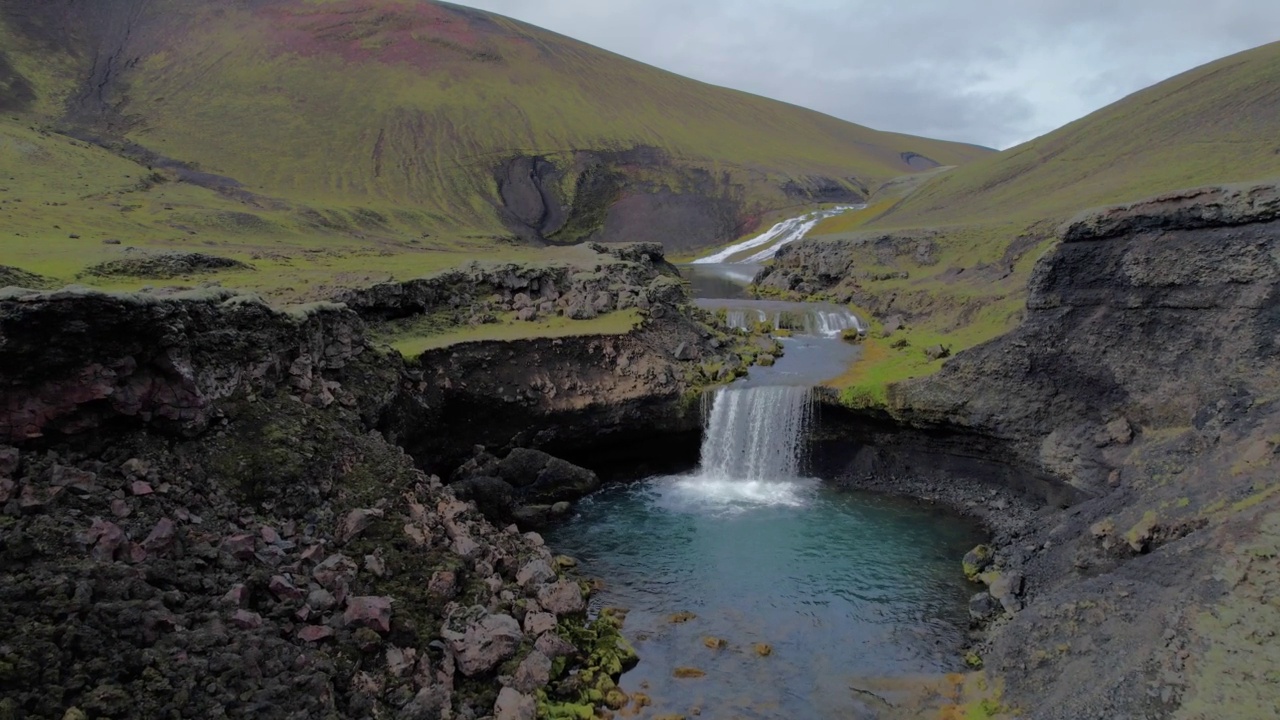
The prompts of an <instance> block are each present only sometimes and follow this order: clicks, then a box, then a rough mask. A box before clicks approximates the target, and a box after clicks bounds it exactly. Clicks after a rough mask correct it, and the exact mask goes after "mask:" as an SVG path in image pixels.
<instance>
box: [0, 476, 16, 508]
mask: <svg viewBox="0 0 1280 720" xmlns="http://www.w3.org/2000/svg"><path fill="white" fill-rule="evenodd" d="M16 487H17V484H16V483H14V482H13V481H12V480H10V479H9V478H0V505H3V504H5V503H7V502H9V498H11V497H13V491H14V489H15V488H16Z"/></svg>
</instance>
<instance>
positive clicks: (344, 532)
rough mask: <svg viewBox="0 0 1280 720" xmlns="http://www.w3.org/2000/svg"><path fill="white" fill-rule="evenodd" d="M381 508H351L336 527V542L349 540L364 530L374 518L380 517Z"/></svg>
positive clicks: (381, 513)
mask: <svg viewBox="0 0 1280 720" xmlns="http://www.w3.org/2000/svg"><path fill="white" fill-rule="evenodd" d="M382 515H383V512H382V511H381V510H366V509H361V510H352V511H351V512H349V513H347V515H346V517H344V518H342V524H341V525H340V526H339V527H338V542H343V543H346V542H350V541H351V540H353V539H355V537H356V536H357V535H359V534H360V533H362V532H364V531H365V530H366V529H367V528H368V527H369V524H370V523H372V522H373V521H374V520H375V519H376V518H380V517H382Z"/></svg>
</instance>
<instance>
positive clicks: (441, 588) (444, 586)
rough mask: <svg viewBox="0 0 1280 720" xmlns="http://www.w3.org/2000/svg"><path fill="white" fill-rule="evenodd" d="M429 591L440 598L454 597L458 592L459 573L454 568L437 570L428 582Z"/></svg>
mask: <svg viewBox="0 0 1280 720" xmlns="http://www.w3.org/2000/svg"><path fill="white" fill-rule="evenodd" d="M427 592H429V593H431V594H432V595H433V596H435V597H438V598H444V599H449V598H452V597H453V596H454V594H456V593H457V592H458V576H457V574H456V573H454V572H453V571H452V570H437V571H436V572H435V573H434V574H433V575H432V576H431V581H430V582H428V583H427Z"/></svg>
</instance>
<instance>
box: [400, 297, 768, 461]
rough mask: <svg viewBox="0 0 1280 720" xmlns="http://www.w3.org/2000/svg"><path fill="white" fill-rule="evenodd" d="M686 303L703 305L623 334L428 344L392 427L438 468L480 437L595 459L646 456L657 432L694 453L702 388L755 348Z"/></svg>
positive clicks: (500, 446)
mask: <svg viewBox="0 0 1280 720" xmlns="http://www.w3.org/2000/svg"><path fill="white" fill-rule="evenodd" d="M673 290H675V291H676V292H679V286H678V285H676V286H674V287H673ZM685 312H689V313H692V312H695V311H693V310H691V309H688V308H686V309H685V310H684V311H682V312H681V313H676V312H674V311H673V312H671V313H670V314H668V315H664V317H663V319H662V320H661V321H648V322H645V323H642V324H641V326H640V327H639V328H637V329H636V330H634V331H632V332H630V333H627V334H625V335H600V336H589V337H578V338H540V339H531V340H517V341H509V342H498V341H492V342H471V343H465V344H460V345H455V346H451V347H446V348H441V349H438V350H430V351H428V352H426V353H424V354H422V355H421V356H420V357H418V358H416V359H414V360H413V361H411V362H410V363H409V367H408V369H407V372H406V379H405V381H404V383H403V384H402V388H401V390H400V392H399V393H398V394H397V399H396V403H395V405H394V406H393V407H392V408H391V409H390V410H389V411H388V412H387V413H386V415H385V422H384V429H385V432H386V433H387V435H388V437H390V438H392V439H393V440H394V441H395V442H397V443H399V444H400V445H402V446H403V447H405V448H406V449H407V450H408V451H409V452H410V453H411V454H413V455H414V456H415V457H418V458H421V459H422V460H423V461H424V463H428V465H427V467H429V468H430V469H432V470H433V471H439V472H445V471H447V470H449V469H451V468H453V467H457V465H459V464H461V463H462V462H463V461H465V460H467V459H468V458H469V457H470V456H471V454H472V452H471V447H472V445H474V444H480V445H484V446H485V447H487V448H490V449H491V450H495V451H497V452H498V453H499V454H503V453H505V452H506V451H507V450H509V449H511V448H513V447H532V448H538V449H542V450H545V451H547V452H549V453H551V454H552V455H557V456H560V457H565V458H568V459H570V460H576V461H579V462H581V463H583V464H586V465H589V466H593V467H598V466H600V464H601V463H604V464H608V463H609V462H611V461H615V460H627V461H631V460H643V459H644V458H645V456H646V455H650V456H651V455H653V453H651V452H649V451H648V450H647V449H646V447H648V446H649V445H650V444H652V443H660V442H662V443H665V442H672V443H676V444H677V445H676V446H675V447H680V446H688V447H690V448H691V449H690V451H689V453H687V455H688V456H689V457H692V456H694V455H695V454H696V448H697V442H698V435H699V434H700V431H701V415H700V414H699V411H698V404H697V402H696V401H697V398H698V397H699V394H700V388H702V387H705V386H706V385H707V384H711V383H715V382H718V381H721V380H723V378H721V377H720V376H721V374H722V373H725V372H727V373H728V374H727V377H728V378H732V377H734V376H735V374H737V373H741V372H745V370H746V367H747V363H748V362H749V361H750V359H751V358H752V357H754V353H753V352H750V351H748V350H746V349H744V348H740V347H738V345H737V344H736V343H737V340H735V339H734V338H732V337H730V336H729V335H727V334H725V333H721V332H718V331H713V330H711V329H710V328H709V327H708V326H707V325H706V324H704V323H702V322H700V321H698V320H696V319H695V317H694V316H693V315H688V314H684V313H685ZM651 317H652V316H651ZM744 353H745V354H744Z"/></svg>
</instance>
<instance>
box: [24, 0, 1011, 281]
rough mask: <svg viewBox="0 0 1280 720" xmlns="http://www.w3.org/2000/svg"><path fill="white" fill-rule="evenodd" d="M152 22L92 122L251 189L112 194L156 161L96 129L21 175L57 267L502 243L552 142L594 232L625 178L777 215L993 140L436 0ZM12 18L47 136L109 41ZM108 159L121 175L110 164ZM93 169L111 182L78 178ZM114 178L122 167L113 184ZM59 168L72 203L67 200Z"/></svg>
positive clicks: (174, 8)
mask: <svg viewBox="0 0 1280 720" xmlns="http://www.w3.org/2000/svg"><path fill="white" fill-rule="evenodd" d="M125 10H126V8H125V7H124V6H121V8H120V10H119V12H121V13H123V12H125ZM103 12H104V13H107V14H110V13H112V12H115V10H113V9H112V8H109V7H108V8H105V9H103ZM120 19H121V20H122V21H123V20H124V19H125V18H123V17H122V18H120ZM45 20H47V21H48V24H49V27H48V28H45V30H46V31H49V32H56V31H57V29H58V27H59V23H66V22H71V23H72V24H74V23H75V22H76V21H77V16H76V15H75V14H74V13H73V14H71V15H69V16H66V17H62V16H58V17H52V16H50V17H48V18H45ZM129 21H130V22H131V23H133V24H134V25H135V26H136V27H135V28H134V30H135V32H134V33H133V36H132V37H133V40H132V42H131V45H130V52H136V53H137V54H138V62H137V63H136V64H132V63H131V64H130V65H129V66H128V67H127V68H126V69H125V70H124V71H123V73H120V74H117V76H116V78H115V79H114V80H113V82H112V83H111V84H109V85H108V86H105V87H104V88H103V91H104V93H105V94H106V95H107V96H110V99H109V101H108V103H109V108H105V109H104V108H92V107H90V108H89V110H90V112H88V113H87V114H78V115H77V116H76V118H75V122H76V123H83V122H86V121H89V122H90V124H91V125H94V126H93V127H90V128H89V130H90V132H92V133H93V134H96V135H99V136H102V137H106V138H110V137H112V136H113V135H123V137H117V140H128V141H135V142H136V143H138V144H139V145H141V146H143V147H145V148H146V150H148V151H152V152H155V153H158V154H159V155H161V156H164V157H167V158H170V159H171V160H176V161H180V162H182V163H186V164H187V165H188V166H189V167H190V168H191V169H193V170H197V171H199V172H200V173H206V174H208V175H211V176H217V177H220V178H221V179H217V177H215V178H214V180H213V182H214V184H215V185H217V184H221V186H222V187H223V188H224V189H227V188H230V189H231V191H229V192H223V193H217V192H213V191H210V190H206V189H203V188H199V187H196V186H186V187H180V188H179V187H174V186H169V187H166V188H164V189H162V190H159V191H155V192H149V193H144V194H132V195H131V196H130V197H128V198H124V199H121V198H119V197H106V198H103V199H102V200H101V203H102V204H99V202H98V201H97V196H99V195H102V194H103V193H107V194H109V195H113V196H114V195H117V194H118V193H121V192H123V191H124V190H125V189H127V188H128V187H130V186H132V185H133V184H134V183H133V182H132V180H134V179H135V178H126V177H125V176H135V177H141V176H142V175H143V174H146V172H145V171H144V170H143V169H142V168H141V166H138V167H134V166H133V165H132V164H130V162H129V161H127V160H123V159H121V158H118V157H117V158H114V159H112V158H109V157H103V156H102V153H90V152H83V153H82V152H81V151H89V150H91V149H90V148H84V147H81V146H79V145H77V146H75V147H74V150H75V153H72V154H74V155H77V157H70V158H67V163H64V165H68V166H70V167H64V168H61V169H59V168H51V169H50V171H49V172H48V173H47V174H46V175H47V178H48V179H50V180H52V181H53V182H52V183H50V182H46V181H45V180H42V179H40V178H39V177H33V176H31V175H27V174H18V173H12V172H10V173H9V176H10V177H12V178H13V179H12V180H11V181H10V183H9V184H10V185H12V187H11V188H10V191H11V192H17V193H21V194H23V195H25V196H27V198H26V199H25V201H26V202H28V203H30V202H35V203H36V205H39V206H40V212H38V213H33V212H26V213H22V214H20V215H21V217H17V218H16V220H17V221H18V222H20V223H21V224H22V225H23V227H18V228H16V231H17V232H22V233H24V235H23V237H27V238H29V239H30V242H27V243H24V245H26V246H29V247H30V248H31V249H32V253H34V255H35V257H33V258H28V260H30V261H31V262H33V263H35V264H41V265H45V266H48V267H47V270H46V272H47V273H48V274H51V275H54V276H57V277H63V276H67V275H71V274H73V272H74V268H71V267H66V266H65V265H64V266H62V267H58V268H55V267H52V266H56V265H58V264H59V263H60V262H63V263H69V262H71V261H70V258H73V257H74V256H75V255H76V254H78V253H84V252H88V253H89V254H96V253H95V252H94V251H98V252H100V251H101V248H96V247H94V246H93V245H92V244H90V243H80V244H77V243H71V242H67V241H68V240H69V238H67V237H66V234H67V233H74V234H79V235H81V236H82V238H85V239H88V238H90V234H91V233H93V234H94V239H99V240H100V239H103V238H104V237H107V238H109V237H112V236H116V237H119V238H121V239H123V240H124V241H125V242H128V243H135V242H142V243H168V244H179V243H190V242H195V243H206V242H211V243H225V244H227V245H228V246H230V247H229V248H228V249H229V250H238V251H242V252H245V253H253V252H256V251H258V250H259V249H260V247H259V246H260V245H262V244H266V245H272V244H273V243H274V242H277V241H280V242H284V243H285V244H286V245H293V246H297V247H301V248H307V249H317V250H321V251H326V252H327V251H330V250H333V251H338V252H343V253H344V254H346V253H347V251H349V250H350V249H351V248H353V247H354V248H360V249H363V250H370V249H372V250H373V254H374V255H376V256H378V257H382V256H384V255H385V256H388V257H394V258H401V257H403V258H404V259H405V263H403V264H408V265H418V266H420V265H421V263H422V262H423V261H422V259H421V258H420V257H418V255H419V254H420V252H421V251H427V252H434V253H447V252H460V253H466V252H472V251H474V250H477V249H480V248H488V249H491V250H494V251H496V252H499V253H502V252H505V248H503V247H502V242H503V240H502V238H505V237H508V236H509V234H508V231H507V229H506V228H505V227H504V226H503V224H502V223H501V222H500V221H499V217H498V213H497V212H496V210H495V205H496V204H497V203H499V202H500V199H499V198H498V196H497V183H496V178H495V173H496V172H497V171H498V168H499V167H500V166H502V165H503V163H505V162H506V161H507V160H508V159H510V158H511V157H514V156H518V155H535V156H542V157H545V158H547V159H548V160H549V161H551V162H552V163H554V164H556V165H557V166H559V167H560V168H561V170H562V171H564V173H563V175H562V177H561V180H560V182H559V184H558V187H557V188H556V194H558V195H560V196H561V197H559V198H557V199H558V200H560V201H563V202H565V203H568V204H574V205H579V204H580V205H582V206H583V208H584V211H583V212H581V213H575V214H574V215H572V216H571V218H570V222H569V224H568V225H566V226H565V227H564V228H563V229H561V230H560V233H559V235H560V236H563V237H559V236H558V237H557V240H556V241H557V242H561V241H565V242H572V241H574V240H578V239H581V238H583V237H586V236H587V235H588V234H589V233H590V232H591V231H593V230H594V229H595V228H596V227H598V226H599V224H600V223H601V222H602V221H603V208H604V207H605V206H607V204H608V203H609V202H612V200H613V199H616V198H617V197H619V196H620V195H621V193H623V192H624V191H628V192H636V191H647V190H645V188H648V190H652V189H656V188H661V187H667V188H670V189H672V190H673V191H678V192H706V191H707V190H706V188H702V187H698V186H699V185H700V184H705V183H704V181H703V180H697V179H698V178H704V179H706V180H707V181H709V182H711V183H712V184H713V185H715V186H716V187H718V188H720V189H718V190H715V192H717V193H719V192H728V193H731V194H733V196H734V198H735V201H740V202H741V203H742V206H743V207H744V208H748V210H747V211H748V215H749V216H758V215H759V214H762V213H767V212H769V211H770V209H771V208H772V209H776V208H779V207H786V206H792V205H795V204H796V203H797V201H796V200H795V199H792V198H788V197H786V196H785V194H784V193H783V192H782V191H781V190H780V187H781V185H782V184H784V183H785V182H786V181H788V180H790V179H793V178H803V177H808V176H814V175H823V176H828V177H833V178H848V177H851V176H858V177H862V176H866V177H869V178H876V177H879V178H884V177H893V176H895V175H900V174H901V173H902V172H906V171H908V168H906V167H905V166H904V164H903V162H902V160H901V153H903V152H907V151H911V152H919V153H921V154H924V155H926V156H929V157H932V158H934V159H937V160H938V161H939V162H945V163H960V162H966V161H968V160H971V159H973V158H975V157H978V156H980V155H982V154H984V153H985V152H987V151H985V150H983V149H981V148H975V147H971V146H964V145H957V144H953V143H943V142H936V141H930V140H925V139H921V138H912V137H908V136H901V135H893V134H888V133H880V132H877V131H873V130H869V129H867V128H862V127H859V126H855V125H851V124H849V123H845V122H842V121H839V120H836V119H834V118H830V117H828V116H824V115H821V114H819V113H814V112H811V111H808V110H803V109H801V108H796V107H793V106H789V105H785V104H782V103H776V102H773V101H769V100H766V99H763V98H759V97H755V96H751V95H747V94H744V93H738V92H733V91H729V90H723V89H720V88H714V87H710V86H707V85H704V84H701V83H697V82H694V81H691V80H688V79H685V78H681V77H678V76H675V75H672V74H670V73H666V72H663V71H660V70H657V69H656V68H652V67H648V66H645V65H642V64H639V63H634V62H631V61H629V60H626V59H624V58H621V57H618V56H616V55H613V54H611V53H607V52H604V51H602V50H599V49H596V48H593V47H590V46H587V45H584V44H582V43H578V42H576V41H573V40H570V39H568V38H564V37H561V36H558V35H554V34H552V33H548V32H546V31H543V30H539V29H537V28H533V27H531V26H527V25H523V24H520V23H517V22H514V21H511V20H507V19H505V18H501V17H498V16H492V15H488V14H485V13H480V12H476V11H471V10H466V9H463V8H459V7H456V6H444V5H439V4H436V3H430V2H396V1H391V0H349V1H346V2H341V3H309V2H301V1H298V2H286V3H273V4H271V5H270V6H263V7H257V8H256V9H247V8H244V7H236V8H231V7H226V6H221V5H219V6H212V5H209V4H207V3H198V2H194V0H182V1H181V2H174V3H168V4H166V5H165V8H164V14H163V17H162V16H161V15H160V14H158V11H146V10H144V11H143V12H141V13H139V14H138V15H137V16H136V17H131V18H129ZM159 24H163V26H164V28H163V29H164V31H163V32H158V31H157V26H158V25H159ZM34 25H38V23H35V24H33V26H34ZM122 26H123V23H122ZM72 29H73V30H74V28H72ZM0 33H3V37H4V39H5V40H6V42H5V45H4V47H5V48H6V51H7V52H6V56H7V57H8V58H9V60H10V61H11V64H12V65H13V66H14V67H15V68H16V69H17V70H16V71H17V72H18V73H19V75H20V76H21V79H22V82H24V83H27V84H29V85H30V86H32V87H33V88H35V94H36V100H35V101H34V102H31V103H27V104H26V107H25V109H24V110H23V112H22V113H21V114H20V115H19V116H10V115H6V118H5V125H4V127H3V132H2V133H0V134H3V135H6V136H13V135H14V134H15V133H17V134H19V135H20V134H21V132H25V131H21V132H20V131H18V130H14V129H13V128H10V127H9V126H8V123H11V122H13V118H14V117H18V118H19V120H20V125H21V127H22V128H25V127H27V126H28V125H32V124H41V123H55V124H58V123H63V122H64V119H63V111H64V109H65V108H66V107H67V106H66V105H65V100H66V99H67V98H68V97H69V96H71V95H72V94H73V93H74V91H75V90H76V89H77V86H78V83H80V82H81V81H82V78H83V77H86V76H87V75H88V74H89V68H88V66H87V63H88V62H89V58H91V57H92V55H93V53H87V52H86V53H77V52H74V51H69V52H66V53H65V54H64V53H62V52H59V51H54V50H51V49H50V48H52V47H57V44H56V43H52V42H49V41H48V40H49V39H48V38H38V37H37V38H29V37H24V36H20V35H19V33H17V32H16V31H15V29H14V27H11V26H8V25H6V26H4V27H0ZM71 34H72V35H73V36H74V35H75V34H76V33H74V32H73V33H71ZM117 81H118V82H117ZM94 113H98V114H101V117H100V118H97V119H94V118H95V115H94ZM112 118H114V119H115V120H123V121H121V122H116V121H115V120H112ZM107 120H111V122H110V123H109V125H104V126H102V127H99V126H97V125H96V124H97V123H100V121H107ZM19 139H22V138H19ZM60 142H61V143H62V147H61V148H59V149H60V150H67V151H69V150H70V149H72V148H70V147H68V144H67V143H65V141H64V140H56V141H49V142H45V143H44V144H45V145H48V146H57V145H58V143H60ZM80 145H82V144H80ZM108 145H109V146H110V147H112V148H115V149H116V150H118V151H121V152H123V151H125V150H126V149H127V148H126V146H125V145H124V144H122V143H120V142H116V141H112V142H109V143H108ZM635 148H644V149H645V150H644V151H643V152H642V155H645V157H646V158H647V159H644V158H642V159H640V160H637V161H634V162H629V164H627V166H626V168H625V172H623V173H622V174H621V175H619V174H618V168H612V169H611V168H609V167H588V168H586V169H585V170H583V172H582V173H581V174H579V173H577V172H574V171H573V170H575V169H576V168H578V164H579V162H580V160H581V157H580V151H584V150H585V151H595V152H598V153H606V154H607V153H617V152H629V151H632V150H633V149H635ZM135 149H136V148H135ZM106 154H107V155H110V153H106ZM89 155H92V157H89ZM6 156H10V157H11V154H7V155H6V154H0V157H6ZM135 156H136V153H135ZM77 166H79V167H77ZM91 166H92V167H91ZM102 166H110V167H105V169H107V170H109V172H99V168H100V167H102ZM165 166H166V167H169V165H165ZM157 167H159V166H157ZM86 169H87V170H88V171H87V172H86V171H84V170H86ZM66 170H71V172H69V173H68V172H66ZM80 175H83V176H84V178H89V179H90V181H89V182H87V183H79V182H72V181H73V180H75V181H79V180H81V179H82V178H80V177H79V176H80ZM624 176H625V177H624ZM107 178H117V179H119V180H120V182H114V181H112V182H99V180H100V179H107ZM593 178H594V179H593ZM237 183H238V184H237ZM205 184H208V182H207V181H206V182H205ZM50 186H52V188H53V189H55V190H59V191H62V190H66V191H69V192H72V197H70V198H54V197H52V196H50V197H45V196H47V195H50ZM628 188H629V189H628ZM578 195H581V196H582V197H580V198H579V197H578ZM88 200H94V202H88ZM579 201H580V202H579ZM46 202H47V203H49V204H45V203H46ZM64 202H65V203H66V204H62V203H64ZM103 204H105V205H106V207H104V206H103ZM166 206H172V208H171V209H170V208H168V207H166ZM29 207H30V206H28V208H29ZM27 216H29V217H27ZM246 216H249V217H246ZM8 219H15V218H8ZM53 225H60V226H62V227H61V228H59V229H54V228H52V227H51V226H53ZM749 229H750V228H748V227H744V228H743V232H747V231H748V230H749ZM99 231H101V232H99ZM192 231H194V233H192ZM104 233H105V235H104ZM268 239H269V240H270V241H271V242H265V243H264V241H265V240H268ZM335 246H336V247H335ZM46 248H47V249H46ZM0 260H2V259H0ZM372 264H373V265H377V266H379V267H372V268H368V269H366V265H365V264H364V263H352V267H347V268H344V269H342V270H339V271H335V272H332V273H330V274H329V276H330V277H332V276H341V275H343V274H344V273H357V272H380V271H393V270H394V269H395V268H396V267H397V266H398V265H397V263H395V262H387V261H381V262H379V261H377V260H375V261H373V263H372ZM55 270H56V271H55ZM37 271H38V270H37ZM237 279H238V278H237Z"/></svg>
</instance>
